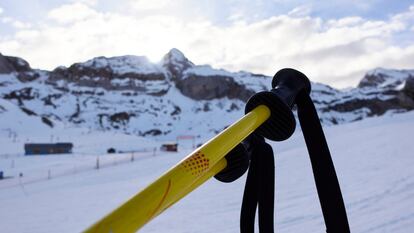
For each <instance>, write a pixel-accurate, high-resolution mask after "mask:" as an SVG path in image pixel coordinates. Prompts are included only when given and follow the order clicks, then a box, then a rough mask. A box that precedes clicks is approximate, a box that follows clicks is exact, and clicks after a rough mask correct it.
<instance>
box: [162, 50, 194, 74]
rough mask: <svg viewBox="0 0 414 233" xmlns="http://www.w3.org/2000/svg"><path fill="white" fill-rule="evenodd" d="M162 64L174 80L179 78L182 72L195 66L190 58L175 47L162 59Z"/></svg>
mask: <svg viewBox="0 0 414 233" xmlns="http://www.w3.org/2000/svg"><path fill="white" fill-rule="evenodd" d="M161 63H162V66H163V67H164V68H165V69H167V71H168V72H170V74H171V77H172V79H173V80H176V79H179V78H180V77H181V76H182V73H183V72H184V71H185V70H186V69H188V68H191V67H193V66H194V63H192V62H191V61H190V60H188V58H187V57H185V55H184V54H183V53H182V52H181V51H180V50H178V49H176V48H173V49H171V50H170V51H169V52H168V53H167V54H165V55H164V57H163V59H162V62H161Z"/></svg>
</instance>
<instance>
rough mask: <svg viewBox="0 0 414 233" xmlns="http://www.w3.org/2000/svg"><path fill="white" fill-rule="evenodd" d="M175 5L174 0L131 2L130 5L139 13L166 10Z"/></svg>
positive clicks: (138, 0) (139, 0)
mask: <svg viewBox="0 0 414 233" xmlns="http://www.w3.org/2000/svg"><path fill="white" fill-rule="evenodd" d="M172 3H174V1H172V0H131V1H130V2H129V5H130V6H131V7H132V8H133V9H135V10H139V11H146V10H156V9H161V8H165V7H167V6H169V5H171V4H172Z"/></svg>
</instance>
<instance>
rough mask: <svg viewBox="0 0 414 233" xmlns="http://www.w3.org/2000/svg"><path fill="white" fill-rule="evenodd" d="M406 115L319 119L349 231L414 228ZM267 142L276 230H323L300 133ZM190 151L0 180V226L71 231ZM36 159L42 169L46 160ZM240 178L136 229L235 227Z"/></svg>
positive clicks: (202, 191)
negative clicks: (12, 182) (15, 181)
mask: <svg viewBox="0 0 414 233" xmlns="http://www.w3.org/2000/svg"><path fill="white" fill-rule="evenodd" d="M412 119H414V112H409V113H404V114H388V115H386V116H383V117H378V118H370V119H366V120H364V121H359V122H354V123H350V124H344V125H339V126H331V127H325V132H326V135H327V138H328V143H329V145H330V148H331V152H332V156H333V160H334V163H335V166H336V170H337V173H338V176H339V179H340V183H341V188H342V191H343V195H344V199H345V203H346V206H347V210H348V217H349V222H350V225H351V230H352V232H364V233H370V232H375V233H377V232H393V233H409V232H412V229H414V169H413V167H414V158H413V156H412V150H413V145H412V132H413V131H414V122H413V120H412ZM107 136H108V137H109V138H111V136H109V135H107ZM112 138H116V137H114V136H113V135H112ZM84 140H86V141H85V143H86V142H87V140H88V139H86V138H85V139H84ZM89 140H91V139H89ZM143 143H144V142H141V146H143V147H145V146H146V145H145V144H143ZM147 143H148V144H151V142H147ZM272 146H273V148H274V151H275V153H276V212H275V219H276V231H277V232H286V233H289V232H292V233H297V232H324V231H325V229H324V225H323V219H322V215H321V211H320V207H319V202H318V199H317V194H316V190H315V187H314V182H313V177H312V175H311V174H312V172H311V167H310V163H309V159H308V155H307V151H306V147H305V146H304V141H303V139H302V135H301V134H300V132H299V131H298V132H297V133H295V134H294V135H293V136H292V137H291V138H290V139H289V140H287V141H285V142H279V143H272ZM189 152H190V150H189V149H182V150H181V152H179V153H157V155H156V156H148V157H143V158H141V159H136V160H135V161H134V162H126V163H122V164H119V165H117V166H108V167H106V168H103V169H99V170H96V169H91V170H88V171H84V172H80V173H76V174H70V175H67V176H61V177H56V178H52V179H50V180H44V181H41V182H36V183H32V184H24V185H19V186H14V187H11V188H7V187H4V185H3V184H4V183H3V182H4V181H0V206H1V208H0V219H1V221H0V229H1V232H9V233H17V232H18V233H25V232H30V233H37V232H39V233H40V232H60V233H65V232H80V231H82V230H84V229H85V228H86V227H88V226H89V225H90V224H92V223H93V222H95V221H96V220H98V219H99V218H101V217H102V216H104V215H105V214H107V213H108V212H109V211H111V210H112V209H114V208H115V207H117V206H118V205H119V204H121V203H122V202H124V201H125V200H127V199H128V198H129V197H131V196H132V195H133V194H135V193H136V192H137V191H139V190H140V189H142V188H143V187H145V186H146V185H147V184H148V183H150V182H151V181H153V180H154V179H155V178H156V177H158V176H159V175H160V174H162V173H163V172H164V171H165V170H166V169H168V168H169V167H171V166H172V165H174V164H175V163H176V162H178V161H180V160H181V159H182V158H183V157H184V156H185V155H186V154H187V153H189ZM68 157H70V158H71V159H73V160H74V162H79V160H78V159H77V158H78V156H77V155H62V157H60V156H52V157H30V158H26V157H23V158H21V161H19V164H20V163H22V165H21V166H22V167H24V166H23V164H25V163H26V165H27V163H33V159H35V160H37V162H36V164H42V161H44V160H48V161H49V162H50V161H52V160H54V158H55V159H56V160H58V159H64V160H65V159H67V158H68ZM80 157H81V156H80ZM11 159H12V158H3V157H2V158H0V167H1V168H3V167H5V166H10V162H11ZM39 161H40V162H39ZM19 164H18V163H16V164H15V168H14V169H16V170H18V169H19V167H20V165H19ZM44 164H45V168H47V166H49V165H50V163H44ZM6 175H7V174H6ZM244 179H245V176H243V178H242V179H240V180H238V181H236V182H234V183H231V184H224V183H219V182H218V181H216V180H210V181H208V182H207V183H206V184H205V185H203V186H201V187H200V188H199V189H197V190H196V191H194V192H193V193H191V194H190V195H188V196H187V197H185V198H184V199H183V200H182V201H181V202H179V203H177V204H176V205H174V206H173V207H171V208H170V209H168V210H167V211H165V212H164V213H163V214H161V215H160V216H158V217H157V218H155V219H154V220H153V221H152V222H150V223H149V224H147V225H146V226H145V227H144V228H143V229H142V230H141V231H140V232H146V233H151V232H172V233H174V232H179V233H183V232H200V233H204V232H205V233H207V232H228V233H230V232H232V233H233V232H238V218H239V213H240V204H241V199H242V192H243V186H244Z"/></svg>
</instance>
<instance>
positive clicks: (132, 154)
mask: <svg viewBox="0 0 414 233" xmlns="http://www.w3.org/2000/svg"><path fill="white" fill-rule="evenodd" d="M134 160H135V158H134V152H132V153H131V163H132V162H134Z"/></svg>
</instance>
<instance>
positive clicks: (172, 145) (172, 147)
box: [161, 143, 178, 152]
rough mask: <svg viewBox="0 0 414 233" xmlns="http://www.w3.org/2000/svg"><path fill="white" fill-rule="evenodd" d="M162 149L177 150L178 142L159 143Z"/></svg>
mask: <svg viewBox="0 0 414 233" xmlns="http://www.w3.org/2000/svg"><path fill="white" fill-rule="evenodd" d="M161 150H162V151H172V152H177V151H178V143H165V144H162V145H161Z"/></svg>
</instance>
